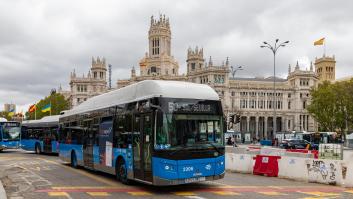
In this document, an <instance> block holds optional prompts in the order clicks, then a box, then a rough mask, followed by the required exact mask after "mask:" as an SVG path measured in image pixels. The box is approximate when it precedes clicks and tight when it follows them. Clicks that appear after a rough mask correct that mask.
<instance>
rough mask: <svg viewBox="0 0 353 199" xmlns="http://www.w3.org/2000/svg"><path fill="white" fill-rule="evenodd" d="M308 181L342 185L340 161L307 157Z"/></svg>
mask: <svg viewBox="0 0 353 199" xmlns="http://www.w3.org/2000/svg"><path fill="white" fill-rule="evenodd" d="M306 163H307V171H308V181H309V182H318V183H323V184H330V185H342V184H344V182H343V176H342V161H341V160H326V159H307V160H306Z"/></svg>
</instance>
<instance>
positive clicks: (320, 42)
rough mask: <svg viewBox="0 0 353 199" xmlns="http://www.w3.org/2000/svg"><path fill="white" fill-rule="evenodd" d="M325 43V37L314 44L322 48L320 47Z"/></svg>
mask: <svg viewBox="0 0 353 199" xmlns="http://www.w3.org/2000/svg"><path fill="white" fill-rule="evenodd" d="M324 42H325V37H323V38H321V39H319V40H317V41H315V42H314V46H320V45H324Z"/></svg>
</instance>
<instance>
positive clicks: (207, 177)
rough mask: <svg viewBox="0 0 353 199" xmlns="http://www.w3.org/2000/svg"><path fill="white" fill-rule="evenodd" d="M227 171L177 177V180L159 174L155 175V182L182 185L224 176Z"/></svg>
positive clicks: (162, 184)
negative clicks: (193, 176)
mask: <svg viewBox="0 0 353 199" xmlns="http://www.w3.org/2000/svg"><path fill="white" fill-rule="evenodd" d="M224 175H225V172H223V173H222V174H220V175H213V176H205V177H196V178H187V179H176V180H169V179H164V178H160V177H157V176H154V177H153V184H154V185H157V186H170V185H180V184H188V183H195V182H203V181H212V180H218V179H222V178H224Z"/></svg>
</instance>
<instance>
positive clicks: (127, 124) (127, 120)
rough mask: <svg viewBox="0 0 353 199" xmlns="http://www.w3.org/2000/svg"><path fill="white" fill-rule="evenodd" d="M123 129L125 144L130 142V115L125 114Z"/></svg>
mask: <svg viewBox="0 0 353 199" xmlns="http://www.w3.org/2000/svg"><path fill="white" fill-rule="evenodd" d="M124 131H125V133H126V144H127V145H129V144H131V143H132V115H131V114H125V126H124Z"/></svg>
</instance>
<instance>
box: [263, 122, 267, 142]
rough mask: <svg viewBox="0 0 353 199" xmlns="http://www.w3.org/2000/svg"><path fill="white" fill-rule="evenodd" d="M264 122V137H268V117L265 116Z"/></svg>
mask: <svg viewBox="0 0 353 199" xmlns="http://www.w3.org/2000/svg"><path fill="white" fill-rule="evenodd" d="M264 124H265V127H264V136H265V137H264V139H267V117H264Z"/></svg>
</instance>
